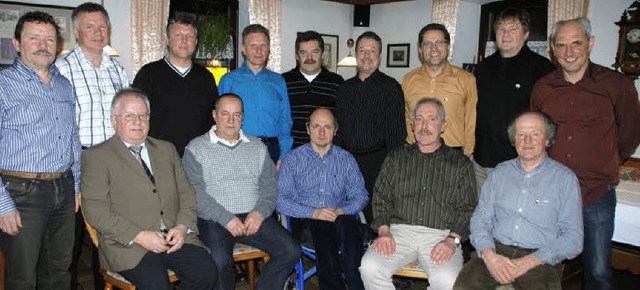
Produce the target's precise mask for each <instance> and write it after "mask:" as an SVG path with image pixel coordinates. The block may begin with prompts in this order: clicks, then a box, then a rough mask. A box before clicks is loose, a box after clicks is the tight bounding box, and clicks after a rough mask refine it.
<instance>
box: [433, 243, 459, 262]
mask: <svg viewBox="0 0 640 290" xmlns="http://www.w3.org/2000/svg"><path fill="white" fill-rule="evenodd" d="M457 247H458V246H457V245H456V244H455V243H454V242H453V241H452V240H451V239H449V238H448V237H447V238H445V239H444V240H442V241H440V242H439V243H437V244H436V246H435V247H433V249H431V262H432V263H434V264H441V263H444V262H448V261H449V260H450V259H451V256H453V253H455V252H456V248H457Z"/></svg>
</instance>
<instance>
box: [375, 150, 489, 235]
mask: <svg viewBox="0 0 640 290" xmlns="http://www.w3.org/2000/svg"><path fill="white" fill-rule="evenodd" d="M441 142H442V140H441ZM477 196H478V194H477V191H476V180H475V176H474V173H473V166H472V165H471V160H470V159H469V158H467V157H465V156H464V155H463V154H462V152H460V150H455V149H452V148H451V147H449V146H447V145H445V144H444V143H443V144H442V145H441V146H440V148H438V149H437V150H436V151H435V152H432V153H422V152H420V150H419V149H418V146H417V145H415V144H410V145H405V146H403V147H400V148H397V149H396V150H394V151H393V152H391V153H390V154H389V155H387V159H385V160H384V164H382V169H381V170H380V175H379V176H378V180H377V181H376V185H375V188H374V192H373V202H372V203H371V205H372V207H373V216H374V218H373V222H372V227H374V229H377V228H378V227H380V226H381V225H391V224H408V225H417V226H424V227H428V228H432V229H439V230H444V229H449V230H451V231H452V232H455V233H457V234H459V235H460V236H462V240H465V239H466V238H467V236H468V234H469V219H470V218H471V214H472V213H473V209H474V208H475V207H476V204H477V203H478V197H477Z"/></svg>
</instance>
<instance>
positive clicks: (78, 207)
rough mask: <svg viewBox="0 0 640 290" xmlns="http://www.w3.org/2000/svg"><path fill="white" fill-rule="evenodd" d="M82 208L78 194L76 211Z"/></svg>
mask: <svg viewBox="0 0 640 290" xmlns="http://www.w3.org/2000/svg"><path fill="white" fill-rule="evenodd" d="M79 209H80V195H76V211H75V212H76V213H77V212H78V210H79Z"/></svg>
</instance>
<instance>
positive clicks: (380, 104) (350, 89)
mask: <svg viewBox="0 0 640 290" xmlns="http://www.w3.org/2000/svg"><path fill="white" fill-rule="evenodd" d="M336 115H337V118H338V122H339V128H338V132H337V142H336V143H337V144H338V145H339V146H340V147H342V148H344V149H345V150H347V151H349V152H351V153H353V154H357V153H367V152H373V151H378V150H382V149H384V150H386V151H387V152H389V151H391V150H393V149H394V148H396V147H399V146H402V145H403V144H404V141H405V139H406V137H407V129H406V127H405V118H404V94H403V93H402V87H401V86H400V84H399V83H398V81H396V80H395V79H393V78H392V77H390V76H387V75H386V74H384V73H382V72H380V71H379V70H376V71H375V72H373V73H372V74H371V75H370V76H369V77H368V78H366V79H365V80H364V81H362V80H360V78H359V77H358V76H357V75H356V76H355V77H353V78H350V79H348V80H347V81H345V82H344V84H342V86H340V90H339V91H338V101H337V103H336Z"/></svg>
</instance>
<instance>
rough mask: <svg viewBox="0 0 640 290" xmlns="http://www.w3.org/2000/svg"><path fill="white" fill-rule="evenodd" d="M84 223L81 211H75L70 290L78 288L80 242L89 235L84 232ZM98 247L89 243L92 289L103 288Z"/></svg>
mask: <svg viewBox="0 0 640 290" xmlns="http://www.w3.org/2000/svg"><path fill="white" fill-rule="evenodd" d="M85 228H86V227H85V223H84V217H83V216H82V211H78V212H77V213H76V223H75V237H74V241H73V258H72V259H71V267H70V269H69V270H70V271H71V290H76V289H78V263H79V261H80V255H81V254H82V243H83V240H84V239H88V238H89V235H87V234H85ZM98 256H99V255H98V248H97V247H96V246H95V245H94V244H93V242H92V243H91V269H92V271H93V289H104V278H102V274H101V273H100V258H99V257H98Z"/></svg>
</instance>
